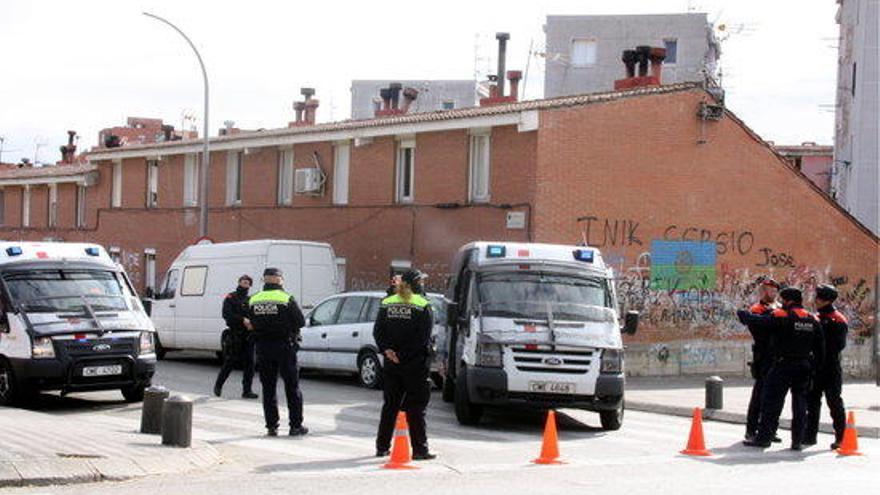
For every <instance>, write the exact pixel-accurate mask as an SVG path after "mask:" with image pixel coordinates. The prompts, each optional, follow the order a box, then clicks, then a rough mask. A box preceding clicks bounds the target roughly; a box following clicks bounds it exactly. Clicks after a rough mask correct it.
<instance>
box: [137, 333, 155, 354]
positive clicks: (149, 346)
mask: <svg viewBox="0 0 880 495" xmlns="http://www.w3.org/2000/svg"><path fill="white" fill-rule="evenodd" d="M155 351H156V348H155V346H154V345H153V332H141V343H140V353H141V354H152V353H154V352H155Z"/></svg>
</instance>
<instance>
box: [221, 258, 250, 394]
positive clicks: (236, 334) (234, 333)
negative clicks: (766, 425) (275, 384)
mask: <svg viewBox="0 0 880 495" xmlns="http://www.w3.org/2000/svg"><path fill="white" fill-rule="evenodd" d="M253 283H254V280H253V279H252V278H251V277H249V276H247V275H242V276H241V277H239V278H238V287H236V288H235V291H233V292H230V293H229V294H226V298H225V299H224V300H223V319H224V320H226V327H227V328H228V329H229V330H228V333H227V332H224V334H226V335H228V338H227V339H224V340H226V341H225V342H223V347H224V349H223V351H224V352H223V366H222V367H221V368H220V374H218V375H217V381H216V382H214V395H216V396H217V397H220V394H222V393H223V384H224V383H225V382H226V379H227V378H229V374H230V373H232V369H233V368H234V367H235V365H236V364H240V365H241V367H242V378H241V396H242V397H243V398H245V399H256V398H257V397H259V396H258V395H257V394H255V393H254V392H253V391H252V390H251V388H252V386H253V382H254V339H253V336H252V335H251V334H250V332H249V331H248V329H247V326H248V325H249V324H250V322H249V320H248V318H247V315H248V292H249V291H250V290H251V286H252V285H253Z"/></svg>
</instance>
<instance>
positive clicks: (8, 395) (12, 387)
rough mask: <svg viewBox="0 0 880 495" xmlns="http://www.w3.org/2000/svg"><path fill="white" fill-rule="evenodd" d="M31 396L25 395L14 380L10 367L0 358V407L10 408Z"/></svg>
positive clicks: (7, 362)
mask: <svg viewBox="0 0 880 495" xmlns="http://www.w3.org/2000/svg"><path fill="white" fill-rule="evenodd" d="M29 395H32V394H27V393H25V391H24V390H22V389H21V387H20V386H19V385H18V382H17V381H16V380H15V374H14V373H13V371H12V366H11V365H10V364H9V361H7V360H6V359H4V358H0V406H12V405H15V404H16V403H18V402H21V401H22V399H24V398H25V397H27V396H29Z"/></svg>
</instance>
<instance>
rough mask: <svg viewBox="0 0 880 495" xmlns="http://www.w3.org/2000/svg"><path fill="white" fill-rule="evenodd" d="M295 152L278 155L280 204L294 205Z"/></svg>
mask: <svg viewBox="0 0 880 495" xmlns="http://www.w3.org/2000/svg"><path fill="white" fill-rule="evenodd" d="M293 159H294V155H293V150H292V149H285V150H281V152H280V153H279V154H278V204H279V205H282V206H288V205H291V204H293V174H294V170H293Z"/></svg>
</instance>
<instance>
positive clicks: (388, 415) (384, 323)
mask: <svg viewBox="0 0 880 495" xmlns="http://www.w3.org/2000/svg"><path fill="white" fill-rule="evenodd" d="M421 278H422V274H421V273H419V272H417V271H414V270H410V271H408V272H406V273H404V274H403V276H402V277H401V279H400V283H399V284H398V290H397V293H396V294H393V295H391V296H389V297H386V298H385V299H383V300H382V305H381V306H380V307H379V315H378V317H377V318H376V324H375V326H374V327H373V337H374V338H375V340H376V345H377V346H378V347H379V351H380V352H381V353H382V354H383V356H384V357H385V363H384V366H383V374H382V378H383V384H384V398H385V403H384V404H383V405H382V416H381V418H380V420H379V431H378V433H377V434H376V456H377V457H384V456H386V455H388V453H389V448H390V447H391V436H392V434H393V433H394V423H395V419H396V418H397V414H398V412H399V411H401V410H403V411H405V412H406V420H407V423H408V424H409V433H410V443H411V444H412V451H413V456H412V457H413V459H415V460H428V459H433V458H435V457H436V456H435V455H434V454H432V453H430V451H429V450H428V437H427V433H426V432H425V408H427V407H428V401H429V400H430V398H431V389H430V386H429V384H428V373H429V371H430V361H429V360H430V354H431V353H430V346H431V329H432V328H433V325H434V323H433V322H434V318H433V316H432V314H431V306H430V303H429V302H428V300H427V299H425V298H424V297H423V296H421V295H419V294H418V293H419V292H420V291H421V287H420V286H419V285H420V283H419V280H420V279H421Z"/></svg>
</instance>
